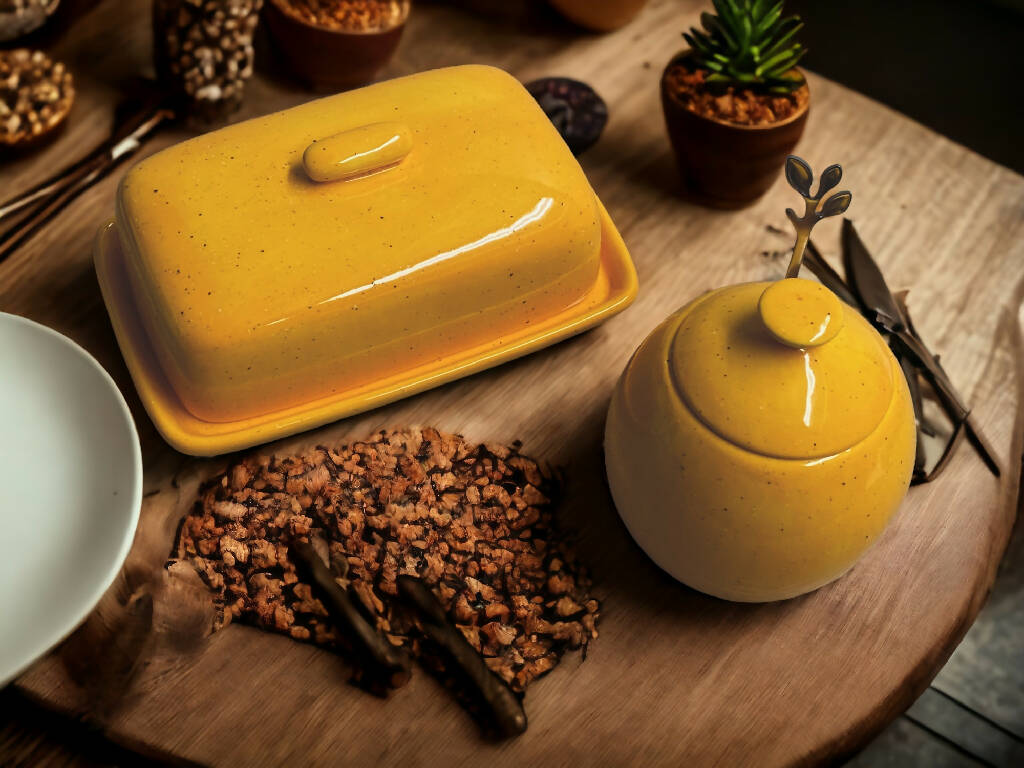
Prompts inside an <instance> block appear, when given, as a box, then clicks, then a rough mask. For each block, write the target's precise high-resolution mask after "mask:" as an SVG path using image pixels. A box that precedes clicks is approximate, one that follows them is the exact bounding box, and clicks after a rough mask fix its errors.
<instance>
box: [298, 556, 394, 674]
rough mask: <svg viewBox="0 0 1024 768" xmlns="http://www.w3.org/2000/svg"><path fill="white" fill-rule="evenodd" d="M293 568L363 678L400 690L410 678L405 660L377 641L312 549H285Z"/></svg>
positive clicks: (378, 639)
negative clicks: (358, 664) (354, 659)
mask: <svg viewBox="0 0 1024 768" xmlns="http://www.w3.org/2000/svg"><path fill="white" fill-rule="evenodd" d="M288 552H289V555H291V556H292V558H293V560H294V562H295V565H296V568H297V569H298V570H299V572H300V574H301V575H302V577H303V578H304V579H308V580H309V582H310V584H311V585H312V587H313V589H315V590H316V592H317V594H318V596H319V597H320V600H321V601H322V602H323V603H324V607H325V608H327V612H328V614H330V618H331V621H333V622H334V624H335V626H336V627H337V628H338V630H339V631H341V632H342V633H343V634H344V636H345V639H346V640H348V641H349V642H350V643H351V645H352V647H353V650H354V652H355V653H356V655H357V656H358V657H359V660H360V661H361V662H363V663H365V664H366V665H367V668H366V669H365V670H359V672H360V673H366V674H367V676H368V677H369V678H370V679H372V680H374V681H376V682H380V683H383V684H384V685H385V686H386V687H388V688H400V687H401V686H403V685H405V684H406V683H407V682H409V678H410V676H411V670H410V663H409V658H408V656H406V655H405V654H404V653H403V652H401V651H399V650H398V649H397V648H395V647H394V646H392V645H391V644H389V643H388V642H387V640H385V639H384V638H383V637H381V635H380V633H379V632H377V630H376V629H375V628H374V627H371V626H370V624H369V623H368V622H367V621H366V619H364V618H363V615H362V614H361V613H360V612H359V610H358V609H357V608H356V606H355V605H354V604H353V602H352V599H351V598H350V597H349V593H348V590H345V589H342V588H341V586H340V585H339V584H338V582H336V581H335V580H334V574H333V573H332V572H331V570H330V569H329V568H328V567H327V564H326V563H324V561H323V560H322V559H321V558H320V555H318V554H317V552H316V550H315V549H314V548H313V545H312V544H310V543H309V542H305V541H293V542H292V543H291V545H290V546H289V548H288Z"/></svg>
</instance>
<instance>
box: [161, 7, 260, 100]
mask: <svg viewBox="0 0 1024 768" xmlns="http://www.w3.org/2000/svg"><path fill="white" fill-rule="evenodd" d="M262 6H263V0H153V44H154V51H153V53H154V57H155V63H156V71H157V75H158V77H159V78H160V81H161V82H162V84H163V85H164V87H165V88H166V89H167V90H168V92H169V93H170V94H171V96H172V97H173V98H174V99H176V100H177V101H179V102H180V103H181V105H182V106H183V107H184V108H185V111H186V112H187V113H188V114H190V115H191V116H193V117H198V118H200V119H204V120H216V119H219V118H221V117H223V116H224V115H226V114H229V113H230V112H232V111H233V110H235V109H236V108H237V107H238V105H239V104H240V103H241V101H242V96H243V94H244V92H245V83H246V81H247V80H248V79H249V78H250V77H251V76H252V72H253V59H254V53H253V45H252V41H253V33H254V32H255V30H256V25H257V24H258V22H259V13H260V9H261V8H262Z"/></svg>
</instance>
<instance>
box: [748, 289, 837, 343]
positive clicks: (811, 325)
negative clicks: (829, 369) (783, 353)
mask: <svg viewBox="0 0 1024 768" xmlns="http://www.w3.org/2000/svg"><path fill="white" fill-rule="evenodd" d="M757 311H758V314H759V315H760V316H761V322H763V323H764V325H765V328H767V329H768V331H769V333H771V335H772V336H774V337H775V338H776V340H778V341H780V342H781V343H783V344H785V345H786V346H788V347H795V348H797V349H807V348H809V347H818V346H821V345H822V344H826V343H828V342H829V341H831V340H832V339H834V338H835V337H836V335H837V334H838V333H839V331H841V330H842V329H843V303H842V302H841V301H840V300H839V298H838V297H837V296H836V295H835V294H834V293H832V291H830V290H829V289H828V288H826V287H825V286H823V285H820V284H819V283H815V282H811V281H810V280H803V279H801V278H799V277H789V278H786V279H784V280H777V281H776V282H774V283H772V284H771V285H770V286H768V287H767V288H766V289H765V290H764V293H762V294H761V298H760V300H759V301H758V304H757Z"/></svg>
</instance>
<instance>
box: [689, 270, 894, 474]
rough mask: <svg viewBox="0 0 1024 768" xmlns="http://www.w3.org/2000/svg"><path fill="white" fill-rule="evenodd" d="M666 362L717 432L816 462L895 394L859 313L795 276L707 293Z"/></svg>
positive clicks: (882, 354)
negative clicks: (815, 459) (816, 459)
mask: <svg viewBox="0 0 1024 768" xmlns="http://www.w3.org/2000/svg"><path fill="white" fill-rule="evenodd" d="M669 368H670V370H671V375H672V377H673V379H674V382H675V385H676V387H677V389H678V390H679V394H680V396H681V397H682V398H683V400H684V401H685V402H686V404H687V405H688V406H689V407H690V409H691V410H692V411H693V413H694V415H696V416H697V417H698V418H699V419H700V420H701V421H703V422H704V424H706V425H707V426H708V427H709V428H710V429H711V430H712V431H714V432H715V433H717V434H718V435H719V436H720V437H723V438H725V439H726V440H728V441H730V442H732V443H734V444H736V445H738V446H741V447H743V448H745V449H748V450H751V451H754V452H756V453H759V454H763V455H766V456H775V457H779V458H786V459H814V458H820V457H823V456H831V455H833V454H835V453H839V452H840V451H843V450H846V449H847V448H850V447H851V446H853V445H856V444H857V443H859V442H860V441H861V440H863V439H864V438H865V437H867V436H868V435H869V434H870V433H871V432H872V431H873V430H874V429H875V428H876V427H877V426H878V424H879V423H880V422H881V420H882V417H883V416H884V415H885V413H886V411H887V409H888V407H889V403H890V401H891V400H892V396H893V391H894V386H895V384H894V379H893V368H892V365H891V363H890V353H889V351H888V349H887V347H886V346H885V342H884V341H883V340H882V338H881V336H879V335H878V333H877V332H876V331H875V330H874V329H873V328H872V327H871V326H870V325H869V324H868V323H867V321H865V320H864V319H863V318H862V317H861V316H860V315H859V314H858V313H856V312H855V311H853V310H852V309H849V308H844V306H843V304H842V302H840V301H839V299H838V298H837V297H836V296H835V294H833V293H832V292H831V291H829V290H828V289H827V288H825V287H824V286H822V285H819V284H818V283H815V282H812V281H810V280H804V279H801V278H788V279H785V280H780V281H778V282H774V283H746V284H742V285H735V286H730V287H728V288H723V289H720V290H718V291H715V292H713V293H711V294H708V295H707V296H705V297H704V298H703V299H700V300H698V301H697V302H696V304H695V305H694V306H693V307H692V308H691V310H690V311H689V312H688V313H686V315H685V316H684V318H683V320H682V322H681V323H680V325H679V328H678V330H677V332H676V335H675V338H674V339H673V341H672V345H671V358H670V360H669Z"/></svg>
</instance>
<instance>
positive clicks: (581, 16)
mask: <svg viewBox="0 0 1024 768" xmlns="http://www.w3.org/2000/svg"><path fill="white" fill-rule="evenodd" d="M646 2H647V0H551V4H552V5H553V6H555V8H557V9H558V10H559V11H560V12H561V13H562V14H563V15H564V16H565V17H566V18H567V19H569V20H571V21H574V22H576V23H577V24H579V25H580V26H581V27H586V28H587V29H592V30H594V31H596V32H610V31H612V30H613V29H618V28H619V27H621V26H624V25H625V24H628V23H629V22H630V21H632V20H633V17H634V16H636V15H637V14H638V13H640V9H641V8H643V7H644V4H645V3H646Z"/></svg>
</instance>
